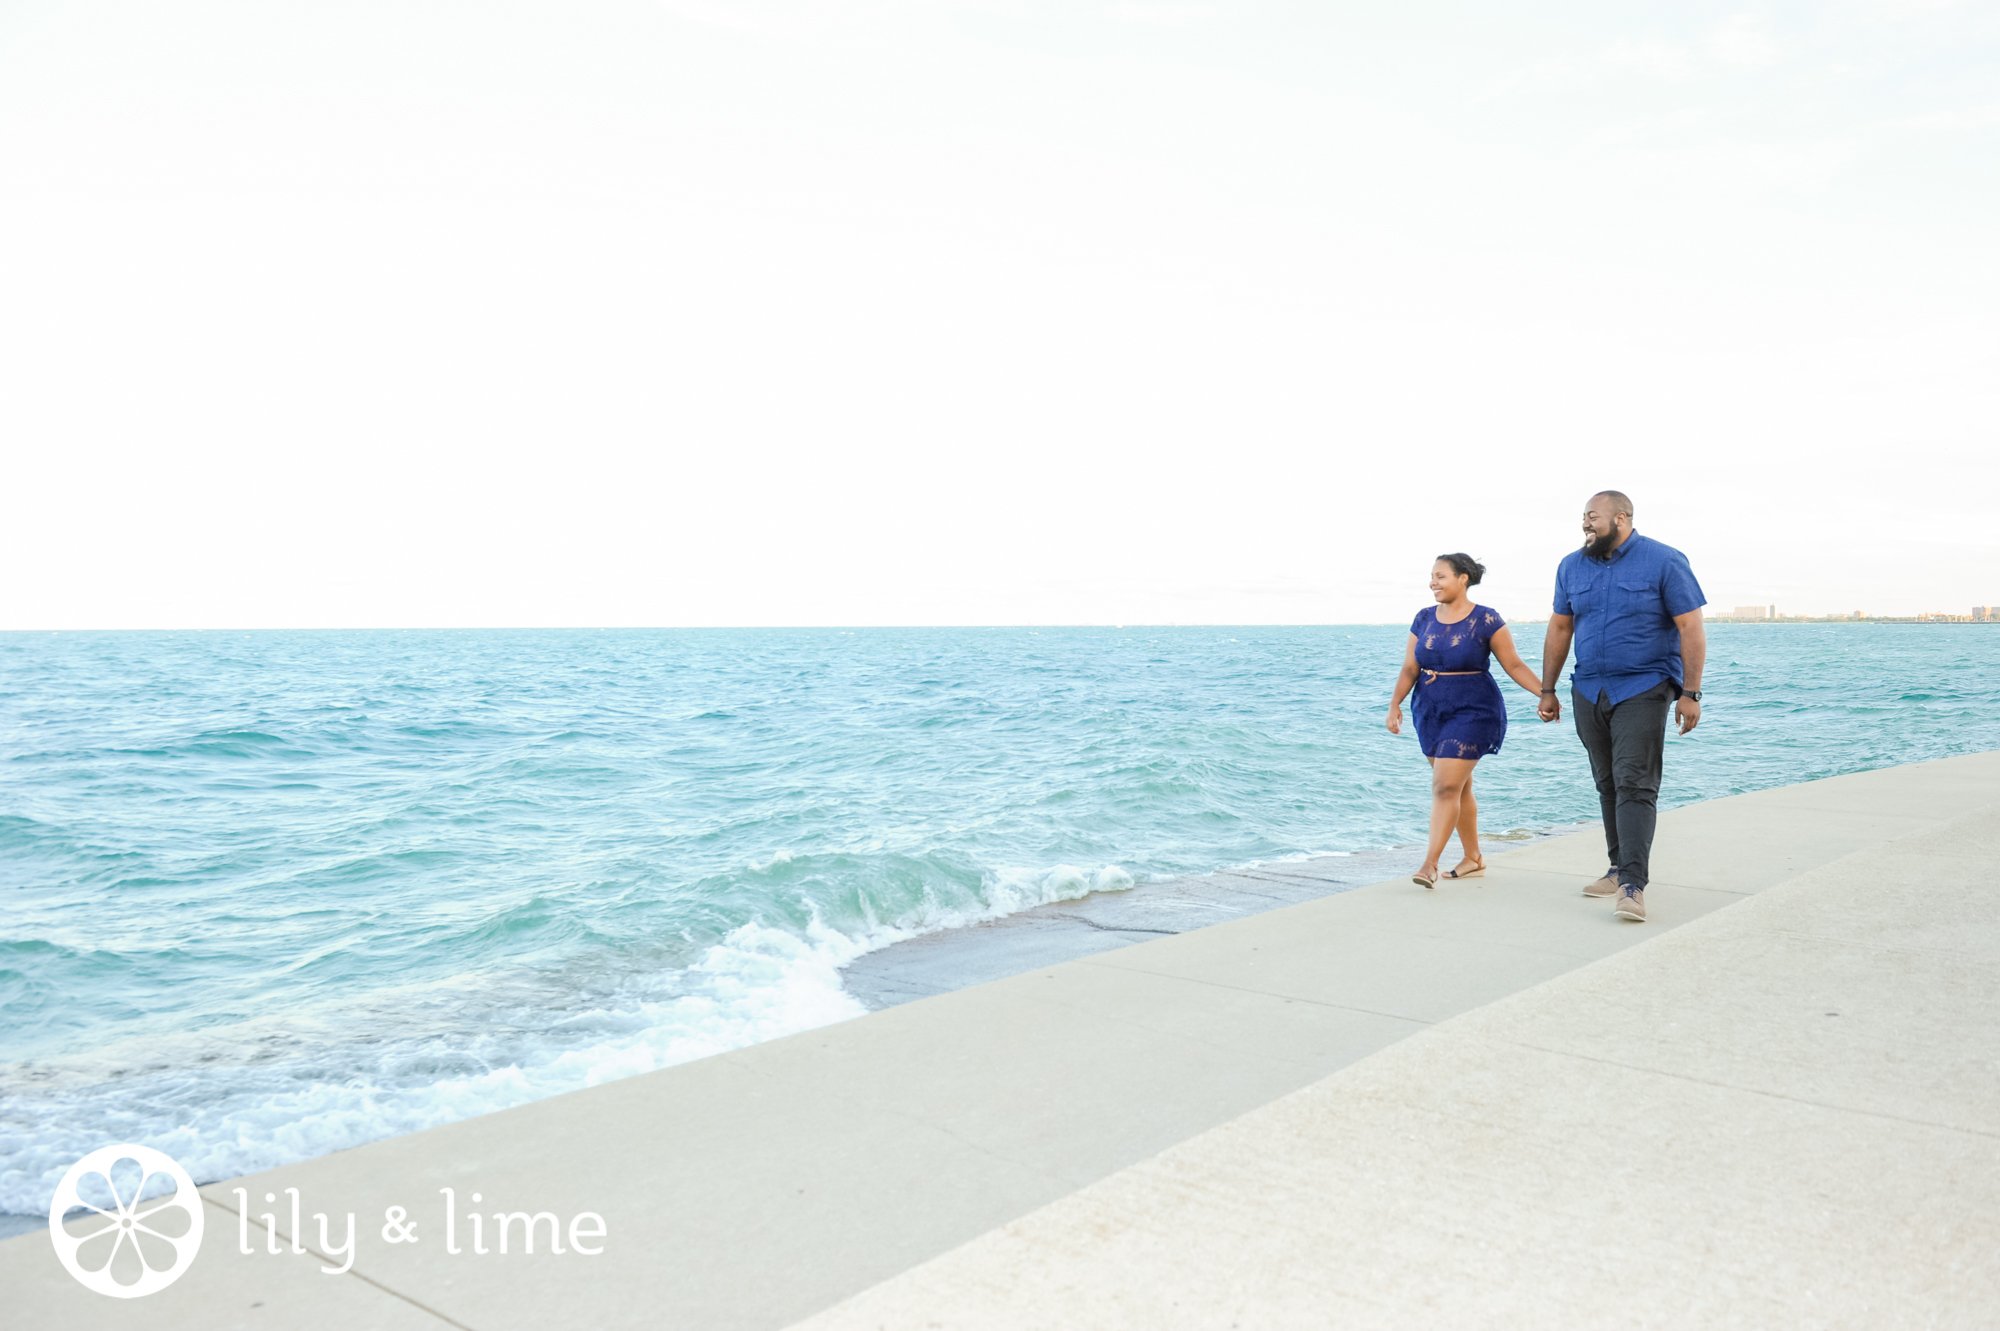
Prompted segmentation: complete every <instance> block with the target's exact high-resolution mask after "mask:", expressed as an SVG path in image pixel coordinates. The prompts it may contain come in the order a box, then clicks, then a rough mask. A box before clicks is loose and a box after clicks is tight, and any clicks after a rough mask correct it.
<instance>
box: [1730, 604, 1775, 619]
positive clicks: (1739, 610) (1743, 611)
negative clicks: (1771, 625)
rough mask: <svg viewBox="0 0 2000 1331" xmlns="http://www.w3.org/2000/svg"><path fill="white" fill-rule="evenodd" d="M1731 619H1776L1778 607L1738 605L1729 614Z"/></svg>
mask: <svg viewBox="0 0 2000 1331" xmlns="http://www.w3.org/2000/svg"><path fill="white" fill-rule="evenodd" d="M1729 617H1730V618H1731V619H1776V618H1777V617H1778V607H1776V606H1775V605H1739V606H1737V607H1736V608H1735V609H1734V610H1732V611H1730V612H1729Z"/></svg>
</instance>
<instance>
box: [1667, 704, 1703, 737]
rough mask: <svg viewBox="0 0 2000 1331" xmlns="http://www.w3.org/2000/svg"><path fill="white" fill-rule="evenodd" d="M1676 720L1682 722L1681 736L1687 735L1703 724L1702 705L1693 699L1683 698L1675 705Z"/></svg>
mask: <svg viewBox="0 0 2000 1331" xmlns="http://www.w3.org/2000/svg"><path fill="white" fill-rule="evenodd" d="M1674 720H1676V721H1678V722H1680V727H1681V734H1683V735H1685V734H1687V733H1688V731H1690V730H1693V729H1694V728H1695V727H1696V726H1698V725H1700V724H1701V704H1700V703H1698V702H1696V701H1695V700H1694V699H1692V698H1687V697H1683V698H1682V699H1681V700H1680V701H1679V702H1676V703H1675V704H1674Z"/></svg>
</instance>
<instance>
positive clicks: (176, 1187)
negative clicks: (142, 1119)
mask: <svg viewBox="0 0 2000 1331" xmlns="http://www.w3.org/2000/svg"><path fill="white" fill-rule="evenodd" d="M163 1182H164V1183H166V1184H170V1185H171V1190H168V1189H165V1188H162V1187H161V1184H162V1183H163ZM149 1193H150V1194H151V1195H150V1196H148V1194H149ZM142 1199H143V1200H142ZM79 1208H81V1209H82V1210H84V1211H90V1212H95V1213H96V1214H95V1215H85V1216H79V1217H78V1218H77V1219H76V1220H75V1221H73V1222H72V1223H71V1224H67V1225H66V1224H64V1223H63V1217H64V1216H66V1215H68V1214H69V1213H70V1212H71V1211H74V1210H77V1209H79ZM201 1220H202V1212H201V1197H200V1195H199V1194H198V1193H196V1192H195V1190H194V1180H193V1179H191V1178H189V1177H188V1172H187V1171H186V1170H185V1169H182V1168H181V1167H180V1164H179V1162H178V1161H176V1160H175V1159H174V1158H173V1157H172V1156H170V1155H168V1154H166V1152H164V1151H156V1150H154V1149H153V1148H152V1147H150V1146H133V1145H124V1146H104V1147H100V1148H98V1149H97V1150H95V1151H92V1152H91V1153H90V1154H89V1155H86V1156H85V1157H83V1159H81V1160H79V1161H77V1162H76V1163H75V1164H73V1165H71V1166H70V1167H69V1172H68V1173H66V1174H64V1175H63V1176H62V1182H61V1183H59V1184H57V1185H56V1195H55V1199H54V1200H53V1201H51V1202H50V1203H49V1239H50V1241H51V1242H53V1243H54V1244H55V1247H56V1260H58V1261H60V1262H61V1263H62V1265H63V1270H65V1271H67V1272H69V1273H70V1275H72V1276H74V1277H75V1278H76V1280H77V1283H79V1284H81V1285H83V1286H84V1287H85V1288H87V1289H94V1290H96V1291H97V1292H98V1293H99V1294H108V1295H110V1296H111V1297H112V1298H114V1299H136V1298H140V1297H142V1296H144V1295H147V1294H152V1293H156V1292H158V1291H159V1290H163V1289H165V1288H166V1287H167V1286H168V1285H171V1284H173V1283H174V1282H175V1281H176V1280H179V1279H180V1278H181V1273H182V1272H183V1271H185V1270H187V1268H188V1266H189V1265H190V1264H191V1263H192V1262H193V1261H194V1255H195V1253H197V1252H199V1251H200V1250H201Z"/></svg>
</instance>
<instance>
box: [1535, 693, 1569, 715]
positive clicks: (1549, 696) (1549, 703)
mask: <svg viewBox="0 0 2000 1331" xmlns="http://www.w3.org/2000/svg"><path fill="white" fill-rule="evenodd" d="M1562 714H1563V705H1562V703H1561V702H1560V701H1559V700H1557V698H1556V695H1555V694H1553V693H1544V694H1543V695H1542V705H1541V706H1540V707H1537V708H1536V709H1535V715H1536V716H1539V717H1541V718H1542V720H1544V721H1555V720H1559V719H1561V717H1562Z"/></svg>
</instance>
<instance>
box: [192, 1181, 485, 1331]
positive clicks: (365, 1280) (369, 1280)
mask: <svg viewBox="0 0 2000 1331" xmlns="http://www.w3.org/2000/svg"><path fill="white" fill-rule="evenodd" d="M201 1199H202V1201H204V1202H206V1203H207V1204H208V1205H210V1206H213V1207H214V1208H215V1209H216V1210H218V1211H221V1212H223V1213H224V1214H225V1215H233V1216H235V1217H236V1218H237V1219H238V1220H241V1221H244V1222H246V1223H248V1224H252V1225H255V1226H257V1228H259V1229H261V1230H263V1231H264V1232H265V1233H266V1234H269V1235H271V1236H272V1237H273V1238H278V1239H283V1240H284V1241H285V1243H287V1244H291V1243H293V1242H294V1241H295V1240H293V1239H292V1238H291V1237H290V1236H288V1235H286V1234H285V1233H284V1232H283V1231H281V1230H276V1229H273V1228H271V1227H270V1226H269V1225H267V1224H265V1223H264V1222H263V1221H261V1220H257V1219H254V1218H252V1217H250V1216H246V1215H244V1214H243V1213H242V1212H241V1211H238V1210H237V1209H236V1208H235V1207H233V1206H225V1205H224V1204H223V1203H221V1202H219V1201H217V1200H215V1198H213V1197H210V1196H208V1195H207V1194H205V1193H204V1194H202V1198H201ZM298 1246H299V1247H300V1248H303V1249H304V1250H305V1251H306V1252H307V1253H310V1254H311V1255H312V1256H314V1257H317V1258H319V1259H320V1261H322V1262H326V1263H328V1264H332V1263H333V1258H332V1257H331V1256H329V1255H328V1254H326V1253H323V1252H321V1251H320V1250H319V1249H317V1248H315V1247H313V1246H312V1245H311V1244H309V1243H299V1244H298ZM342 1274H344V1275H350V1276H353V1277H354V1278H355V1279H356V1280H359V1281H360V1282H361V1283H362V1284H364V1285H370V1286H373V1287H374V1288H375V1289H378V1290H380V1291H382V1293H384V1294H387V1295H388V1296H389V1297H390V1298H392V1299H401V1300H402V1301H403V1302H404V1303H407V1304H409V1305H410V1306H411V1307H412V1308H415V1309H416V1310H417V1311H418V1312H421V1313H426V1314H428V1315H430V1316H432V1317H435V1318H437V1319H438V1320H439V1321H440V1322H443V1323H444V1324H445V1325H446V1326H455V1327H457V1328H458V1331H474V1328H472V1327H469V1326H467V1325H466V1324H465V1323H464V1322H461V1321H459V1320H458V1319H457V1318H455V1317H447V1316H446V1315H445V1314H443V1313H441V1312H439V1311H438V1310H437V1309H435V1308H433V1307H431V1306H430V1305H428V1304H426V1303H424V1302H422V1301H420V1300H418V1299H414V1298H411V1297H410V1296H409V1295H408V1294H405V1293H403V1292H402V1291H401V1290H396V1289H391V1288H389V1287H388V1286H387V1285H385V1284H383V1283H382V1282H381V1281H379V1280H376V1279H375V1278H374V1277H372V1276H367V1275H363V1274H362V1273H361V1264H360V1261H359V1260H358V1258H357V1260H356V1262H355V1263H354V1265H352V1266H350V1267H349V1268H348V1269H347V1270H346V1271H345V1272H343V1273H342Z"/></svg>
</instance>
